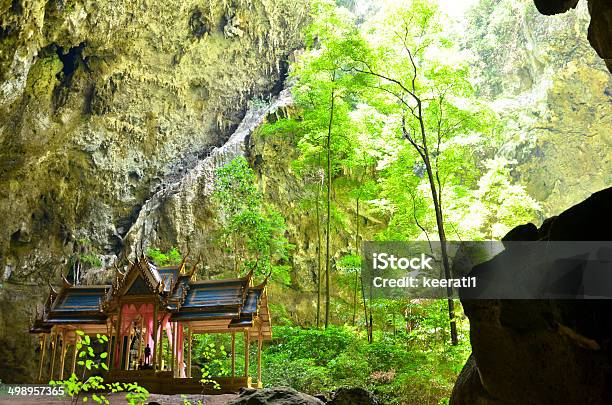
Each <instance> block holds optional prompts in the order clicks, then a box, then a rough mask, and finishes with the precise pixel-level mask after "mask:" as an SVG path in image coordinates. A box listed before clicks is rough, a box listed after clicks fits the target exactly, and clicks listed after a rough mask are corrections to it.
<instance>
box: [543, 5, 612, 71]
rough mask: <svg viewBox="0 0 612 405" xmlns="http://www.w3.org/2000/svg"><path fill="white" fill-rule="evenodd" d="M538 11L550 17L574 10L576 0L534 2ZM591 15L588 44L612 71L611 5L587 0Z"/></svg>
mask: <svg viewBox="0 0 612 405" xmlns="http://www.w3.org/2000/svg"><path fill="white" fill-rule="evenodd" d="M534 3H535V5H536V7H537V8H538V11H539V12H540V13H542V14H546V15H552V14H559V13H565V12H566V11H568V10H569V9H571V8H575V7H576V5H577V4H578V0H534ZM588 3H589V11H590V13H591V24H590V25H589V36H588V38H589V42H590V43H591V45H592V46H593V48H594V49H595V50H596V51H597V54H598V55H599V57H601V58H602V59H603V60H605V62H606V65H607V66H608V69H609V70H610V71H612V4H610V1H609V0H588Z"/></svg>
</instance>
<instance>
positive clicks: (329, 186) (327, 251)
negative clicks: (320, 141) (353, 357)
mask: <svg viewBox="0 0 612 405" xmlns="http://www.w3.org/2000/svg"><path fill="white" fill-rule="evenodd" d="M334 78H335V76H334ZM334 78H332V82H333V81H334ZM334 101H335V99H334V90H333V89H332V92H331V102H330V109H329V126H328V127H327V223H326V228H327V229H326V233H325V328H326V329H327V326H328V325H329V306H330V253H331V252H330V234H331V193H332V179H331V169H332V164H331V135H332V124H333V120H334Z"/></svg>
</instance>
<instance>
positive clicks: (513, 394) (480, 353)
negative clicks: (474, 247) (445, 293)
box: [451, 188, 612, 405]
mask: <svg viewBox="0 0 612 405" xmlns="http://www.w3.org/2000/svg"><path fill="white" fill-rule="evenodd" d="M611 208H612V188H609V189H606V190H603V191H600V192H598V193H595V194H593V195H592V196H591V197H589V198H588V199H587V200H585V201H583V202H582V203H580V204H578V205H576V206H574V207H572V208H570V209H568V210H567V211H565V212H563V213H562V214H560V215H559V216H557V217H554V218H551V219H549V220H547V221H545V223H544V224H543V225H542V226H541V227H540V228H539V229H537V233H534V231H533V228H532V227H531V226H529V227H526V226H523V227H522V228H520V229H517V230H515V231H511V232H510V233H509V234H508V235H507V236H506V237H505V238H504V240H525V239H527V240H533V239H539V240H551V241H554V240H564V241H588V240H612V211H611ZM513 236H514V237H513ZM502 265H503V263H502ZM487 266H488V262H487V263H483V264H481V265H478V266H476V267H475V268H474V269H473V272H478V271H486V270H487ZM505 269H506V270H505V271H508V272H511V271H513V269H512V266H510V265H508V266H506V267H505ZM462 303H463V307H464V310H465V313H466V315H467V316H468V318H469V319H470V326H471V330H470V340H471V344H472V356H471V357H470V359H469V360H468V362H467V363H466V365H465V367H464V368H463V370H462V371H461V374H460V375H459V378H458V379H457V382H456V384H455V388H454V390H453V394H452V397H451V404H452V405H467V404H470V405H473V404H482V405H485V404H486V405H489V404H495V405H497V404H555V403H557V404H568V405H571V404H610V403H612V384H610V382H611V381H612V317H610V313H612V300H530V301H528V300H462Z"/></svg>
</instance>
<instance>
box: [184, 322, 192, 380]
mask: <svg viewBox="0 0 612 405" xmlns="http://www.w3.org/2000/svg"><path fill="white" fill-rule="evenodd" d="M192 345H193V341H192V340H191V326H189V329H188V330H187V346H188V348H189V351H188V352H187V374H186V375H185V377H187V378H191V346H192Z"/></svg>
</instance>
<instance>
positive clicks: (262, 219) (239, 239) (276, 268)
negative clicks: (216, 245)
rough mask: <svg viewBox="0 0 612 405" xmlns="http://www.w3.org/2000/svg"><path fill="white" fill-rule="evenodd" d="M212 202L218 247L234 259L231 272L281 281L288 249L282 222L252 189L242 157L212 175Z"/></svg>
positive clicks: (250, 171)
mask: <svg viewBox="0 0 612 405" xmlns="http://www.w3.org/2000/svg"><path fill="white" fill-rule="evenodd" d="M214 198H215V199H216V201H217V202H218V204H219V207H220V212H221V217H222V222H223V229H222V234H221V235H220V238H219V240H220V243H221V244H224V245H225V249H226V251H227V252H228V253H231V254H232V255H233V256H234V270H235V271H236V272H239V273H243V272H245V271H249V270H253V271H254V272H255V274H257V275H267V274H269V273H270V272H272V273H273V274H274V276H275V277H276V278H277V279H283V278H284V276H285V272H286V270H287V268H286V266H284V265H283V262H284V261H285V260H286V259H287V257H288V256H287V255H288V252H289V250H290V249H291V245H290V244H289V242H288V241H287V238H286V237H285V230H286V226H285V220H284V218H283V216H282V215H281V214H280V213H279V212H278V211H276V210H275V209H274V208H273V207H272V206H271V205H269V204H266V203H264V201H263V196H262V195H261V193H260V192H259V190H258V189H257V187H256V186H255V173H254V172H253V169H251V168H250V166H249V164H248V162H247V160H246V159H245V158H244V157H237V158H235V159H234V160H232V161H231V162H230V163H228V164H227V165H225V166H223V167H221V168H219V169H218V170H217V172H216V180H215V192H214Z"/></svg>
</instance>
